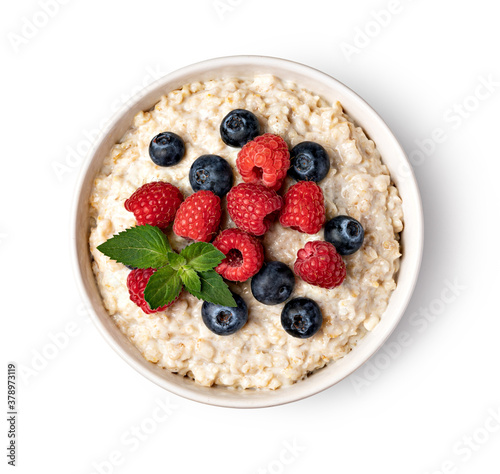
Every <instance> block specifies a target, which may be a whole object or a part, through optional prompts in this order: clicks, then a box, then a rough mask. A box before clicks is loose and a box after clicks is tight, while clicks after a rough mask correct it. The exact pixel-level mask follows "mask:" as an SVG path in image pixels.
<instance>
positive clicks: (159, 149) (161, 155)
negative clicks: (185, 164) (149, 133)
mask: <svg viewBox="0 0 500 474" xmlns="http://www.w3.org/2000/svg"><path fill="white" fill-rule="evenodd" d="M185 152H186V147H185V146H184V141H183V140H182V138H181V137H179V135H176V134H175V133H173V132H163V133H160V134H159V135H156V137H154V138H153V139H152V140H151V143H150V144H149V156H150V157H151V159H152V160H153V163H154V164H155V165H158V166H174V165H176V164H177V163H179V161H181V160H182V157H183V156H184V153H185Z"/></svg>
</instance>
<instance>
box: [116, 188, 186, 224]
mask: <svg viewBox="0 0 500 474" xmlns="http://www.w3.org/2000/svg"><path fill="white" fill-rule="evenodd" d="M183 200H184V197H183V196H182V193H181V192H180V191H179V190H178V189H177V188H176V187H175V186H174V185H172V184H170V183H165V182H164V181H154V182H152V183H147V184H144V185H143V186H141V187H140V188H139V189H138V190H137V191H136V192H135V193H134V194H132V196H130V197H129V198H128V199H127V200H126V201H125V209H127V211H130V212H133V213H134V216H135V220H136V221H137V223H138V224H139V225H144V224H149V225H153V226H156V227H160V228H161V229H163V228H165V227H167V226H168V225H169V224H170V223H171V222H172V221H173V220H174V217H175V213H176V212H177V209H179V206H180V205H181V203H182V201H183Z"/></svg>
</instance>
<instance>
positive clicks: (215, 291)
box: [188, 270, 238, 308]
mask: <svg viewBox="0 0 500 474" xmlns="http://www.w3.org/2000/svg"><path fill="white" fill-rule="evenodd" d="M198 275H199V277H200V280H201V291H192V289H191V290H188V291H189V292H190V293H191V294H192V295H194V296H196V297H197V298H199V299H200V300H204V301H208V302H209V303H214V304H220V305H222V306H231V307H233V308H235V307H236V306H238V305H237V304H236V301H234V298H233V295H232V294H231V291H230V290H229V287H228V286H227V284H226V283H225V282H224V280H223V279H222V277H221V276H220V275H219V274H218V273H217V272H216V271H215V270H208V271H206V272H200V273H198Z"/></svg>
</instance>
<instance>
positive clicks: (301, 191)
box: [280, 181, 325, 234]
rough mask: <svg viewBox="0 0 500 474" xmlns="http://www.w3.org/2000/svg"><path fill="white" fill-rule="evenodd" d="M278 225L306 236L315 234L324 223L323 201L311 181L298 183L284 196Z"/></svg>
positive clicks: (316, 186)
mask: <svg viewBox="0 0 500 474" xmlns="http://www.w3.org/2000/svg"><path fill="white" fill-rule="evenodd" d="M284 199H285V203H284V205H283V209H281V215H280V223H281V225H282V226H283V227H291V228H292V229H294V230H298V231H299V232H304V233H306V234H316V233H317V232H319V231H320V230H321V227H322V226H323V224H324V223H325V199H324V197H323V191H322V190H321V188H320V187H319V186H318V185H317V184H316V183H313V182H312V181H299V182H298V183H297V184H294V185H293V186H292V187H291V188H290V189H289V190H288V192H287V193H286V194H285V197H284Z"/></svg>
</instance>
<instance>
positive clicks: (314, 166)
mask: <svg viewBox="0 0 500 474" xmlns="http://www.w3.org/2000/svg"><path fill="white" fill-rule="evenodd" d="M328 171H330V158H329V157H328V153H327V152H326V150H325V149H324V148H323V147H322V146H321V145H319V144H318V143H314V142H302V143H299V144H298V145H296V146H294V147H293V148H292V151H291V152H290V169H289V170H288V174H289V175H290V176H291V177H292V178H293V179H295V180H296V181H315V182H316V183H319V182H320V181H321V180H322V179H323V178H324V177H325V176H326V175H327V174H328Z"/></svg>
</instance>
